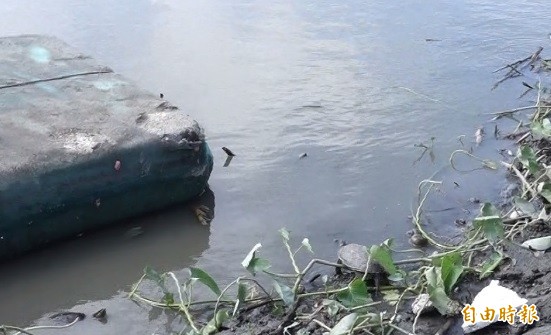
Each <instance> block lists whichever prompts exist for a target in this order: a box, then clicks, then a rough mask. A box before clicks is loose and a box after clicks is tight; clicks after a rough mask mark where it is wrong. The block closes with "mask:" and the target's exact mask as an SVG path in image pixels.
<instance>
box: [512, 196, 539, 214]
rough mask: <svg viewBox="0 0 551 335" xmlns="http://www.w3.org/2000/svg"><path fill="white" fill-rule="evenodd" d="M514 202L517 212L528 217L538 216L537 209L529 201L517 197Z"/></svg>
mask: <svg viewBox="0 0 551 335" xmlns="http://www.w3.org/2000/svg"><path fill="white" fill-rule="evenodd" d="M513 202H514V204H515V207H516V208H517V210H519V211H520V212H521V213H522V214H526V215H533V214H536V207H535V206H534V205H533V204H532V203H530V202H529V201H528V200H526V199H523V198H521V197H518V196H515V197H514V198H513Z"/></svg>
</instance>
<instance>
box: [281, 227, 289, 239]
mask: <svg viewBox="0 0 551 335" xmlns="http://www.w3.org/2000/svg"><path fill="white" fill-rule="evenodd" d="M279 233H280V234H281V237H283V239H284V240H285V241H289V231H288V230H287V229H285V228H281V229H280V230H279Z"/></svg>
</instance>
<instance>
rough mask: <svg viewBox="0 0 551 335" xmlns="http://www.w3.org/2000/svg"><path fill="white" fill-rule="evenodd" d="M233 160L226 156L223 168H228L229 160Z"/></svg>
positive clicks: (231, 157)
mask: <svg viewBox="0 0 551 335" xmlns="http://www.w3.org/2000/svg"><path fill="white" fill-rule="evenodd" d="M232 159H233V156H228V157H227V158H226V161H225V162H224V167H228V166H230V163H231V160H232Z"/></svg>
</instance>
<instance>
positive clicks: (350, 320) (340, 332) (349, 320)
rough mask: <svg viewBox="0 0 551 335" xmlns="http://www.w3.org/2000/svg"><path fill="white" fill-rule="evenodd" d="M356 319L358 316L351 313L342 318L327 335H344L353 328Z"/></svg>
mask: <svg viewBox="0 0 551 335" xmlns="http://www.w3.org/2000/svg"><path fill="white" fill-rule="evenodd" d="M357 319H358V314H356V313H351V314H348V315H347V316H345V317H344V318H342V319H341V320H340V321H339V322H338V323H337V324H336V325H335V327H333V329H331V331H330V332H329V335H346V334H349V333H350V331H351V330H352V329H353V328H354V324H355V323H356V320H357Z"/></svg>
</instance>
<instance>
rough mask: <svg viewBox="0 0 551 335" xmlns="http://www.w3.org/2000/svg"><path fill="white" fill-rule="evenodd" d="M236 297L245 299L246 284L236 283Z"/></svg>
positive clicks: (240, 299)
mask: <svg viewBox="0 0 551 335" xmlns="http://www.w3.org/2000/svg"><path fill="white" fill-rule="evenodd" d="M237 299H238V300H239V301H241V302H243V301H245V299H247V285H245V284H243V283H241V282H239V283H238V285H237Z"/></svg>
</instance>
